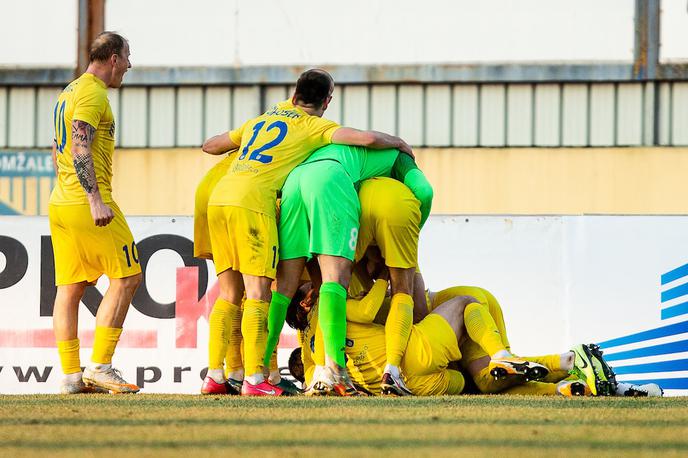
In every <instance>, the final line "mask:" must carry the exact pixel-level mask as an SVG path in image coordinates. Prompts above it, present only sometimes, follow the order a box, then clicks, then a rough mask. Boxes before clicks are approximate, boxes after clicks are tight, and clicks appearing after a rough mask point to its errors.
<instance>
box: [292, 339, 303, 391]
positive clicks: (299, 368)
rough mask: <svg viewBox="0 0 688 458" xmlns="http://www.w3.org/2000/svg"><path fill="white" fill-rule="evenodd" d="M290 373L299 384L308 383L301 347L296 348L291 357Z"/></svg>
mask: <svg viewBox="0 0 688 458" xmlns="http://www.w3.org/2000/svg"><path fill="white" fill-rule="evenodd" d="M289 372H290V373H291V376H292V377H294V378H295V379H296V380H298V381H299V382H301V383H304V382H305V381H306V377H305V374H304V373H303V361H302V360H301V348H300V347H299V348H295V349H294V351H292V352H291V354H290V355H289Z"/></svg>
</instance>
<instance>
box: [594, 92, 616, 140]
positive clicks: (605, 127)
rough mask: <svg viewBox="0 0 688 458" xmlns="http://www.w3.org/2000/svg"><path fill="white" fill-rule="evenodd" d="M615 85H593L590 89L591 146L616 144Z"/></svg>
mask: <svg viewBox="0 0 688 458" xmlns="http://www.w3.org/2000/svg"><path fill="white" fill-rule="evenodd" d="M614 111H615V108H614V85H613V84H593V85H592V86H591V87H590V145H592V146H612V145H613V144H614Z"/></svg>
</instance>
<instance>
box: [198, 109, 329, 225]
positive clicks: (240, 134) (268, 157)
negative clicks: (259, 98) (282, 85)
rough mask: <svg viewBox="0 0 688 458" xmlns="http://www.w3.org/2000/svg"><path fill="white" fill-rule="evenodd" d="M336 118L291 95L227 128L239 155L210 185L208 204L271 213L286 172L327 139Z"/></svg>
mask: <svg viewBox="0 0 688 458" xmlns="http://www.w3.org/2000/svg"><path fill="white" fill-rule="evenodd" d="M338 128H339V124H337V123H336V122H333V121H328V120H327V119H323V118H321V117H318V116H312V115H309V114H308V113H306V112H305V111H303V110H302V109H301V108H299V107H297V106H294V105H293V104H292V103H291V101H289V100H285V101H284V102H281V103H278V104H277V105H275V106H274V107H272V108H271V109H270V110H268V111H266V112H265V113H263V114H262V115H260V116H258V117H257V118H254V119H250V120H248V121H246V122H245V123H244V124H243V125H242V126H241V127H240V128H238V129H236V130H232V131H231V132H229V138H230V140H231V141H232V142H233V143H234V144H236V145H240V147H239V152H238V156H237V157H236V159H234V162H232V165H231V166H230V167H229V170H228V171H227V173H226V174H225V176H224V177H222V178H221V179H220V181H219V182H218V183H217V185H216V186H215V190H214V191H213V193H212V195H211V196H210V201H209V203H208V205H215V206H222V205H229V206H234V207H242V208H246V209H249V210H252V211H255V212H258V213H263V214H266V215H268V216H272V217H274V216H275V205H276V200H277V193H278V192H279V190H280V189H282V185H283V184H284V181H285V180H286V179H287V175H289V172H291V171H292V169H294V167H296V166H297V165H299V164H300V163H301V162H303V161H304V160H305V159H306V158H307V157H308V156H310V155H311V153H313V152H314V151H315V150H316V149H318V148H320V147H321V146H324V145H327V144H329V143H331V142H332V134H334V132H335V131H336V130H337V129H338Z"/></svg>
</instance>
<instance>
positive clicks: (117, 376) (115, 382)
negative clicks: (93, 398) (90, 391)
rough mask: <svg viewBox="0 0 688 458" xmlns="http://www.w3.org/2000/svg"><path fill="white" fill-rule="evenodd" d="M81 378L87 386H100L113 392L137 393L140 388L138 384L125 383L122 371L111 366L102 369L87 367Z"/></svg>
mask: <svg viewBox="0 0 688 458" xmlns="http://www.w3.org/2000/svg"><path fill="white" fill-rule="evenodd" d="M83 379H84V383H85V384H86V386H88V387H94V388H102V389H105V390H109V391H111V392H112V393H114V394H123V393H138V392H139V390H140V388H139V387H138V386H136V385H134V384H132V383H127V381H126V380H124V379H123V378H122V373H121V372H120V371H118V370H117V369H115V368H113V367H110V368H108V369H105V370H103V371H99V370H95V369H93V368H90V367H87V368H86V370H85V371H84V377H83Z"/></svg>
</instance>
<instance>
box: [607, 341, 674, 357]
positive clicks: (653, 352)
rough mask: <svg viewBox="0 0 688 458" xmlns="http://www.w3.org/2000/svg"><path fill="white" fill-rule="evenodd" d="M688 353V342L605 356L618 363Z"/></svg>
mask: <svg viewBox="0 0 688 458" xmlns="http://www.w3.org/2000/svg"><path fill="white" fill-rule="evenodd" d="M683 351H688V340H680V341H678V342H671V343H665V344H661V345H653V346H651V347H645V348H637V349H635V350H628V351H620V352H618V353H612V354H607V353H605V354H604V359H606V360H607V361H618V360H620V359H633V358H643V357H645V356H657V355H668V354H671V353H680V352H683Z"/></svg>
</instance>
